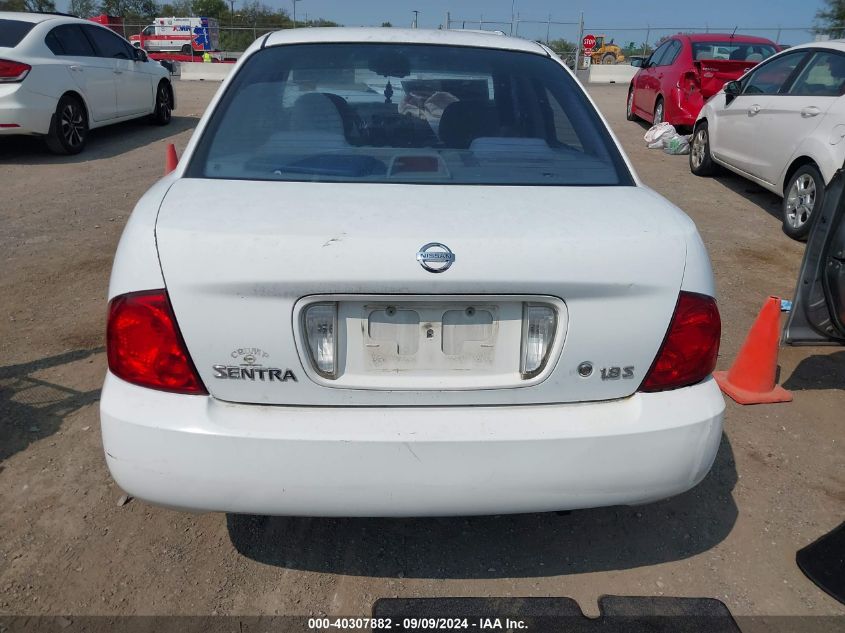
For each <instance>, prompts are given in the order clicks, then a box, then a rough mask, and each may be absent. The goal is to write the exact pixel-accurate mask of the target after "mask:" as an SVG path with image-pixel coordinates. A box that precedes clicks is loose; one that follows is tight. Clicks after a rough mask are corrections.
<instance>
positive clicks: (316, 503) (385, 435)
mask: <svg viewBox="0 0 845 633" xmlns="http://www.w3.org/2000/svg"><path fill="white" fill-rule="evenodd" d="M432 400H434V397H433V398H432ZM724 409H725V404H724V400H723V398H722V395H721V393H720V392H719V389H718V387H717V386H716V384H715V382H714V381H713V380H712V378H711V379H708V380H706V381H705V382H703V383H701V384H699V385H696V386H693V387H687V388H684V389H678V390H675V391H667V392H663V393H653V394H640V393H638V394H635V395H634V396H632V397H630V398H626V399H623V400H614V401H608V402H595V403H582V404H561V405H521V406H496V407H478V406H476V407H469V406H454V407H394V408H387V407H383V408H370V407H367V408H362V407H348V408H341V407H288V406H261V405H241V404H231V403H227V402H223V401H220V400H215V399H214V398H211V397H203V396H182V395H173V394H167V393H162V392H158V391H152V390H149V389H145V388H141V387H136V386H134V385H130V384H128V383H126V382H123V381H122V380H120V379H118V378H116V377H114V376H112V375H111V374H110V375H109V376H108V377H107V379H106V383H105V386H104V388H103V393H102V399H101V419H102V432H103V443H104V447H105V451H106V461H107V462H108V466H109V469H110V470H111V473H112V475H113V476H114V479H115V480H116V481H117V483H118V484H119V485H120V486H121V487H122V488H123V489H124V490H125V491H126V492H128V493H130V494H132V495H133V496H136V497H138V498H140V499H145V500H147V501H151V502H153V503H158V504H162V505H167V506H173V507H178V508H184V509H189V510H216V511H226V512H236V513H252V514H282V515H302V516H426V515H435V516H436V515H470V514H499V513H512V512H536V511H551V510H565V509H575V508H589V507H596V506H607V505H617V504H638V503H644V502H649V501H653V500H657V499H661V498H664V497H668V496H671V495H674V494H678V493H680V492H683V491H685V490H687V489H689V488H691V487H693V486H694V485H696V484H697V483H698V482H699V481H701V480H702V479H703V478H704V476H705V475H706V474H707V472H708V471H709V470H710V467H711V465H712V464H713V460H714V459H715V456H716V451H717V449H718V447H719V442H720V438H721V434H722V420H723V417H724Z"/></svg>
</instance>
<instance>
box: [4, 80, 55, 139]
mask: <svg viewBox="0 0 845 633" xmlns="http://www.w3.org/2000/svg"><path fill="white" fill-rule="evenodd" d="M57 103H58V100H57V99H55V98H53V97H47V96H44V95H40V94H36V93H34V92H30V91H28V90H26V89H24V88H23V87H22V85H21V84H7V85H5V86H4V85H2V84H0V124H6V125H8V124H15V125H17V126H18V127H2V128H0V135H2V136H10V135H17V134H47V133H48V132H49V131H50V120H51V119H52V117H53V114H54V113H55V112H56V105H57Z"/></svg>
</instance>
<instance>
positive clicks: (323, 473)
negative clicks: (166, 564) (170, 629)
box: [101, 28, 725, 516]
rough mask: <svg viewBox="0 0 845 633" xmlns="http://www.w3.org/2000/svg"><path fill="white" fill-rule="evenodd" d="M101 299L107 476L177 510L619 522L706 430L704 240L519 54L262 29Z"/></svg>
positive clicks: (373, 36) (389, 35)
mask: <svg viewBox="0 0 845 633" xmlns="http://www.w3.org/2000/svg"><path fill="white" fill-rule="evenodd" d="M342 94H343V95H346V96H345V97H344V96H341V95H342ZM109 298H110V304H109V316H108V334H107V341H108V343H107V349H108V361H109V371H108V375H107V377H106V380H105V385H104V387H103V391H102V399H101V421H102V433H103V444H104V447H105V453H106V460H107V463H108V466H109V469H110V470H111V472H112V474H113V476H114V478H115V480H116V481H117V483H118V484H119V485H120V486H121V487H122V488H123V489H124V490H125V491H126V492H128V493H129V494H131V495H134V496H136V497H139V498H141V499H146V500H148V501H151V502H155V503H159V504H164V505H167V506H172V507H179V508H186V509H193V510H225V511H228V512H236V513H255V514H283V515H311V516H314V515H323V516H326V515H334V516H353V515H355V516H419V515H471V514H487V513H512V512H529V511H551V510H562V509H570V508H586V507H591V506H606V505H613V504H637V503H643V502H648V501H652V500H655V499H660V498H663V497H667V496H670V495H674V494H677V493H680V492H682V491H684V490H687V489H689V488H690V487H692V486H694V485H696V484H697V483H698V482H699V481H701V479H702V478H703V477H704V476H705V475H706V474H707V472H708V470H709V469H710V466H711V464H712V463H713V460H714V458H715V455H716V452H717V449H718V447H719V443H720V439H721V436H722V419H723V414H724V406H725V405H724V400H723V398H722V395H721V393H720V391H719V389H718V387H717V386H716V383H715V382H714V380H713V379H712V377H711V375H710V374H711V371H712V370H713V367H714V365H715V362H716V355H717V352H718V347H719V334H720V321H719V312H718V309H717V307H716V302H715V300H714V287H713V276H712V273H711V269H710V262H709V259H708V256H707V252H706V250H705V248H704V245H703V243H702V241H701V239H700V237H699V235H698V232H697V230H696V228H695V225H694V224H693V223H692V221H691V220H690V219H689V218H688V217H687V216H685V215H684V214H683V212H681V211H680V210H679V209H678V208H676V207H674V206H673V205H672V204H670V203H669V202H667V201H666V200H665V199H663V198H661V197H660V196H659V195H657V194H656V193H654V192H653V191H651V190H649V189H648V188H646V187H644V186H643V185H642V183H641V182H640V181H639V179H638V178H637V176H636V174H635V173H634V171H633V169H632V168H631V165H630V164H629V162H628V160H627V159H626V158H625V156H624V154H623V152H622V150H621V149H620V147H619V145H618V143H617V142H616V140H615V139H614V137H613V136H612V134H611V132H610V131H609V129H608V127H607V125H606V123H605V122H604V121H603V119H602V118H601V116H600V115H599V114H598V112H597V111H596V108H595V106H594V105H593V104H592V102H591V101H590V99H589V97H588V96H587V95H586V94H585V92H584V91H583V89H582V88H581V87H580V85H579V83H578V82H577V81H576V80H575V78H574V77H573V75H572V73H571V72H570V71H569V70H568V69H567V68H566V67H565V66H564V65H563V64H562V62H560V60H558V59H557V57H556V56H554V54H553V53H552V52H551V51H550V50H549V49H547V48H546V47H544V46H541V45H540V44H537V43H535V42H531V41H526V40H522V39H515V38H509V37H505V36H502V35H496V34H483V33H466V32H459V31H424V30H403V29H346V28H329V29H319V28H314V29H296V30H293V29H291V30H287V31H284V32H278V33H272V34H269V35H267V36H265V37H262V38H260V40H258V41H257V42H256V43H254V44H253V45H252V46H251V47H250V49H249V50H248V51H247V52H246V53H245V54H244V56H243V57H242V58H241V59H240V60H239V61H238V63H237V65H236V66H235V68H234V71H233V73H232V74H231V75H230V76H229V77H228V78H227V79H226V80H225V81H224V82H223V84H222V86H221V88H220V89H219V91H218V93H217V95H216V96H215V97H214V99H213V100H212V102H211V103H210V105H209V107H208V109H207V111H206V113H205V115H204V117H203V118H202V120H201V121H200V123H199V126H198V127H197V130H196V132H195V133H194V135H193V137H192V139H191V141H190V143H189V145H188V147H187V148H186V150H185V152H184V155H183V157H182V159H181V160H180V162H179V165H178V167H177V169H176V170H175V171H174V172H172V173H171V174H169V175H168V176H166V177H164V178H163V179H162V180H161V181H160V182H159V183H157V184H156V185H154V186H153V187H152V188H151V189H150V190H149V191H148V192H147V193H146V195H145V196H144V197H143V198H142V199H141V200H140V202H139V203H138V205H137V206H136V208H135V210H134V212H133V214H132V216H131V218H130V220H129V222H128V224H127V226H126V229H125V232H124V234H123V237H122V239H121V241H120V245H119V247H118V251H117V254H116V257H115V263H114V268H113V271H112V277H111V284H110V288H109Z"/></svg>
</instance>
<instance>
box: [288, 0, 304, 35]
mask: <svg viewBox="0 0 845 633" xmlns="http://www.w3.org/2000/svg"><path fill="white" fill-rule="evenodd" d="M301 1H302V0H290V2H291V4H292V5H293V28H296V3H297V2H301Z"/></svg>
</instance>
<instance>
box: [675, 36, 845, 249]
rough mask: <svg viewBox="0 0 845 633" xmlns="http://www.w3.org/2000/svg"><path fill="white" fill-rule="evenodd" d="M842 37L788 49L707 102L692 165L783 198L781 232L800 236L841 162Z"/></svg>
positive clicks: (844, 129)
mask: <svg viewBox="0 0 845 633" xmlns="http://www.w3.org/2000/svg"><path fill="white" fill-rule="evenodd" d="M843 95H845V42H842V41H836V42H815V43H813V44H805V45H802V46H795V47H793V48H789V49H787V50H786V51H784V52H781V53H780V54H778V55H775V56H773V57H771V58H769V59H768V60H766V61H765V62H764V63H762V64H760V65H759V66H756V67H755V68H754V69H753V70H751V71H749V72H748V73H747V74H745V75H744V76H743V77H742V78H740V79H739V80H738V81H732V82H730V83H728V84H726V85H725V88H724V89H723V90H722V91H720V92H719V93H718V94H716V95H714V96H713V98H712V99H711V100H710V101H708V102H707V104H706V105H705V106H704V108H702V110H701V113H700V114H699V115H698V120H697V121H696V124H695V130H694V132H693V140H692V151H691V152H690V159H689V160H690V169H691V170H692V172H693V173H694V174H696V175H699V176H710V175H713V174H714V173H715V171H716V169H717V168H718V167H719V166H722V167H726V168H727V169H730V170H731V171H733V172H735V173H737V174H739V175H740V176H744V177H745V178H748V179H749V180H751V181H753V182H755V183H757V184H759V185H760V186H761V187H764V188H766V189H768V190H769V191H772V192H774V193H776V194H778V195H779V196H781V197H782V198H783V206H782V219H783V230H784V232H785V233H786V234H787V235H789V236H790V237H792V238H795V239H805V238H806V237H807V235H808V234H809V232H810V228H811V226H812V221H813V218H815V217H816V216H817V213H816V211H817V209H819V208H821V205H822V203H823V201H824V195H825V190H826V187H827V186H828V184H829V183H830V181H831V179H832V178H833V176H834V174H835V173H836V172H837V171H838V170H840V169H842V165H843V163H845V142H843V139H845V97H843Z"/></svg>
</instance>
